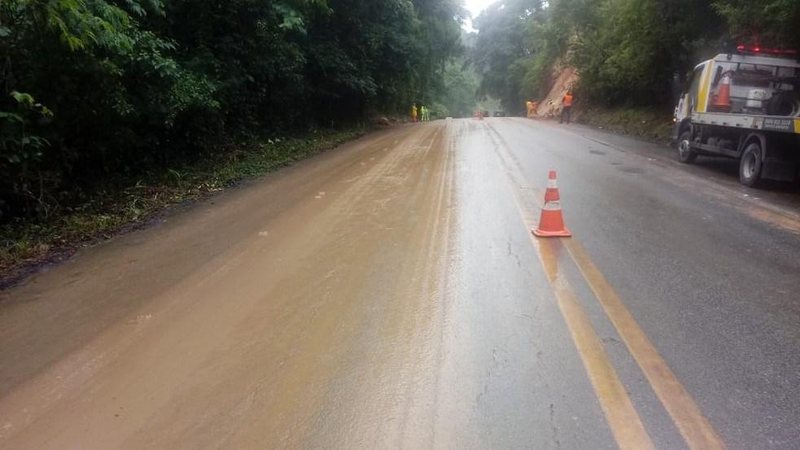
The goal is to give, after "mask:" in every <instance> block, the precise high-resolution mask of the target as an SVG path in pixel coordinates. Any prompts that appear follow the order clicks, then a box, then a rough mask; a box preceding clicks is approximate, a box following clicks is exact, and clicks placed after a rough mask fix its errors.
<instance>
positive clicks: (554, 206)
mask: <svg viewBox="0 0 800 450" xmlns="http://www.w3.org/2000/svg"><path fill="white" fill-rule="evenodd" d="M542 209H544V210H545V211H561V202H559V201H553V202H547V203H545V204H544V208H542Z"/></svg>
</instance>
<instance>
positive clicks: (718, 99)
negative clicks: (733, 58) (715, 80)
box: [711, 73, 731, 111]
mask: <svg viewBox="0 0 800 450" xmlns="http://www.w3.org/2000/svg"><path fill="white" fill-rule="evenodd" d="M711 108H712V109H714V110H717V111H730V109H731V76H730V75H728V74H727V73H726V74H725V76H723V77H722V80H720V84H719V91H717V95H715V96H714V98H713V99H712V101H711Z"/></svg>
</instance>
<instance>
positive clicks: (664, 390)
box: [564, 239, 725, 449]
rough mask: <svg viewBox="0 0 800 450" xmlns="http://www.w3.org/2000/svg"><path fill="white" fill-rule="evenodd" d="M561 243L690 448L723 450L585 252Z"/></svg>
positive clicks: (570, 241)
mask: <svg viewBox="0 0 800 450" xmlns="http://www.w3.org/2000/svg"><path fill="white" fill-rule="evenodd" d="M564 244H565V246H566V248H567V251H568V252H569V254H570V256H571V257H572V259H573V260H574V261H575V264H577V266H578V268H579V269H580V271H581V273H582V274H583V277H584V278H585V279H586V281H587V282H588V283H589V286H590V287H591V289H592V291H593V292H594V295H595V296H596V297H597V299H598V300H599V302H600V305H601V306H602V307H603V310H604V311H605V313H606V315H607V316H608V318H609V319H610V320H611V323H612V324H613V325H614V327H615V328H616V329H617V332H618V333H619V335H620V337H621V338H622V340H623V341H624V342H625V345H626V346H627V347H628V351H630V353H631V355H632V356H633V358H634V359H635V360H636V362H637V363H638V364H639V367H641V369H642V372H644V374H645V376H646V377H647V380H648V381H649V382H650V385H651V386H652V387H653V390H654V391H655V393H656V395H657V396H658V398H659V400H661V403H662V404H663V405H664V408H666V410H667V412H668V413H669V415H670V417H672V420H673V421H674V422H675V425H676V426H677V427H678V430H679V431H680V433H681V435H683V438H684V439H685V440H686V443H687V444H688V445H689V448H691V449H724V448H725V443H724V442H723V441H722V438H720V436H719V435H718V434H717V432H716V431H715V430H714V428H713V427H712V426H711V424H710V423H709V422H708V419H706V418H705V416H703V414H702V412H700V408H698V407H697V404H695V402H694V400H693V399H692V397H691V395H690V394H689V393H688V392H687V391H686V389H685V388H684V387H683V385H682V384H681V383H680V381H678V378H677V377H676V376H675V374H674V373H673V372H672V370H671V369H670V368H669V366H668V365H667V363H666V361H664V359H663V358H662V357H661V355H660V354H659V353H658V350H656V348H655V346H653V344H652V342H650V339H648V337H647V335H646V334H645V333H644V331H642V329H641V328H640V327H639V324H638V323H636V320H635V319H634V318H633V316H632V315H631V313H630V312H629V311H628V309H627V308H626V307H625V305H624V303H623V302H622V300H621V299H620V298H619V296H618V295H617V293H616V292H615V291H614V288H613V287H611V284H609V282H608V280H606V278H605V277H604V276H603V274H602V273H601V272H600V270H599V269H598V268H597V266H595V265H594V263H593V262H592V260H591V259H590V258H589V255H588V254H587V253H586V250H585V249H584V248H583V247H582V246H581V245H580V244H579V243H578V242H577V241H575V240H574V239H567V240H564Z"/></svg>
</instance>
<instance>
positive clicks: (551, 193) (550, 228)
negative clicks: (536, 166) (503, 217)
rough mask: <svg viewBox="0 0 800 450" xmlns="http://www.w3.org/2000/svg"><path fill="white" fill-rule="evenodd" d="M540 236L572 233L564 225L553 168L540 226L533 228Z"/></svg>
mask: <svg viewBox="0 0 800 450" xmlns="http://www.w3.org/2000/svg"><path fill="white" fill-rule="evenodd" d="M531 231H532V232H533V234H534V235H536V236H538V237H569V236H572V233H570V232H569V230H568V229H567V227H565V226H564V216H562V215H561V201H560V197H559V195H558V184H557V182H556V171H555V170H551V171H550V174H549V175H548V179H547V191H546V192H545V193H544V208H542V216H541V218H540V219H539V226H538V227H537V228H535V229H533V230H531Z"/></svg>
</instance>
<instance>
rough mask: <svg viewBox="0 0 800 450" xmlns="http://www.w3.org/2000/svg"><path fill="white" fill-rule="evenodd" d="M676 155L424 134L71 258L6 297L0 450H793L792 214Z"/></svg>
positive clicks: (592, 142) (375, 145)
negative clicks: (559, 234)
mask: <svg viewBox="0 0 800 450" xmlns="http://www.w3.org/2000/svg"><path fill="white" fill-rule="evenodd" d="M673 159H674V158H673V157H672V155H671V154H670V153H669V151H668V150H666V149H664V148H663V147H659V146H655V145H652V144H647V143H642V142H639V141H635V140H632V139H628V138H624V137H619V136H614V135H610V134H606V133H602V132H599V131H596V130H591V129H588V128H581V127H578V126H569V127H566V126H559V125H557V124H555V123H552V122H539V121H529V120H523V119H500V118H493V119H487V120H484V121H475V120H447V121H437V122H431V123H426V124H417V125H415V126H404V127H398V128H395V129H392V130H386V131H382V132H378V133H374V134H371V135H369V136H367V137H364V138H362V139H360V140H358V141H355V142H353V143H350V144H348V145H345V146H342V147H340V148H338V149H336V150H333V151H330V152H328V153H325V154H323V155H319V156H317V157H315V158H312V159H310V160H308V161H304V162H302V163H300V164H297V165H296V166H294V167H291V168H288V169H286V170H282V171H280V172H278V173H275V174H273V175H270V176H267V177H265V178H263V179H260V180H258V181H255V182H253V183H250V184H248V185H247V186H244V187H242V188H239V189H235V190H232V191H229V192H225V193H223V194H221V195H219V196H216V197H214V198H213V199H212V200H210V201H208V202H205V203H203V204H201V205H198V206H197V207H194V208H192V209H189V210H185V211H179V212H175V213H173V214H171V215H169V216H167V217H166V218H165V219H164V221H163V222H162V223H159V224H157V225H155V226H153V227H151V228H149V229H146V230H142V231H137V232H134V233H131V234H128V235H125V236H122V237H119V238H116V239H114V240H112V241H110V242H108V243H106V244H103V245H99V246H96V247H94V248H90V249H86V250H84V251H82V252H81V253H79V254H78V255H77V256H76V257H75V258H73V259H72V260H70V261H68V262H66V263H64V264H62V265H60V266H57V267H54V268H52V269H51V270H49V271H47V272H43V273H40V274H38V275H35V276H34V277H32V278H31V279H30V280H28V281H27V282H25V283H24V284H22V285H20V286H18V287H15V288H13V289H9V290H7V291H5V292H2V293H0V448H3V449H5V448H8V449H28V448H34V449H36V448H48V449H49V448H59V449H62V448H81V449H87V448H98V449H108V448H137V449H138V448H192V449H195V448H342V449H353V448H413V449H419V448H564V449H567V448H569V449H572V448H591V449H602V448H724V447H729V448H765V449H766V448H786V449H791V448H798V447H800V401H798V399H799V398H800V392H798V386H800V352H798V348H797V343H798V342H800V325H799V324H800V305H799V304H798V298H800V297H798V292H800V275H799V274H800V261H799V260H798V255H800V200H799V199H798V194H797V192H796V191H795V190H792V189H791V188H786V187H777V188H773V189H770V190H766V191H755V190H749V189H746V188H743V187H740V186H738V184H737V182H736V179H735V177H734V176H733V175H732V172H733V173H734V174H735V167H733V166H732V165H731V164H730V163H728V162H717V161H711V160H701V161H700V163H699V164H698V165H697V166H693V167H688V166H682V165H679V164H677V163H675V162H674V161H673ZM549 169H556V170H558V174H559V188H560V191H561V197H562V205H563V206H564V208H565V212H564V214H565V218H566V220H567V224H568V225H569V227H570V228H571V230H572V231H573V233H574V237H573V238H569V239H556V240H539V239H537V238H534V237H533V236H532V235H531V233H530V231H529V230H530V228H531V227H532V226H535V225H536V223H537V221H538V214H539V207H540V206H541V200H542V196H543V193H544V187H545V186H546V176H547V171H548V170H549Z"/></svg>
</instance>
